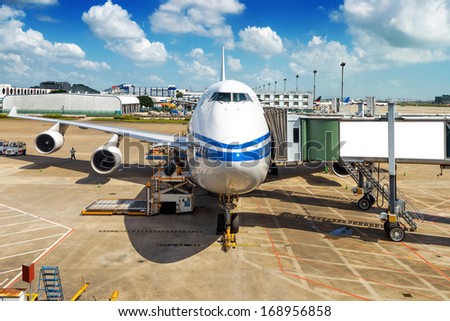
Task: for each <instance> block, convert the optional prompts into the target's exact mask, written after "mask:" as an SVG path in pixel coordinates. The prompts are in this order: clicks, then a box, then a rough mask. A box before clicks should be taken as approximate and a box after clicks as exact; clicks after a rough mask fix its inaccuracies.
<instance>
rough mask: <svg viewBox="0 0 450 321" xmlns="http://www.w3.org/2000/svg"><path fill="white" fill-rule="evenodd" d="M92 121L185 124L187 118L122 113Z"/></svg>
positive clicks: (187, 120)
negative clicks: (146, 116)
mask: <svg viewBox="0 0 450 321" xmlns="http://www.w3.org/2000/svg"><path fill="white" fill-rule="evenodd" d="M91 120H92V121H117V122H129V123H163V124H164V123H168V124H184V125H185V124H187V123H188V122H189V118H184V119H173V118H140V117H137V116H131V115H123V116H114V117H113V118H111V117H98V118H93V119H91Z"/></svg>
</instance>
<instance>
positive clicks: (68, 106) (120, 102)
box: [3, 93, 140, 116]
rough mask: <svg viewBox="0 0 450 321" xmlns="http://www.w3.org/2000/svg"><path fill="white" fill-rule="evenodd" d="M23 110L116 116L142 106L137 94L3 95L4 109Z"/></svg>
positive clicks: (27, 112) (34, 112) (43, 112)
mask: <svg viewBox="0 0 450 321" xmlns="http://www.w3.org/2000/svg"><path fill="white" fill-rule="evenodd" d="M14 106H15V107H16V108H17V112H19V113H23V114H63V115H86V116H113V115H122V114H131V113H134V112H138V111H139V110H140V103H139V99H138V98H136V97H134V96H131V95H130V96H128V95H126V96H113V95H87V94H65V93H61V94H50V95H15V96H14V95H13V96H9V95H8V96H5V97H4V98H3V111H4V112H9V111H10V110H11V109H12V108H13V107H14Z"/></svg>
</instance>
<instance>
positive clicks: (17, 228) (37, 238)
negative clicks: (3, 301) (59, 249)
mask: <svg viewBox="0 0 450 321" xmlns="http://www.w3.org/2000/svg"><path fill="white" fill-rule="evenodd" d="M0 208H7V209H6V210H5V209H2V210H0V212H7V211H9V212H11V213H17V215H11V214H10V215H9V216H8V217H3V218H5V219H6V218H9V219H10V221H8V223H9V224H4V225H3V224H0V228H8V230H7V233H4V234H0V237H2V236H4V237H5V238H2V240H3V241H6V240H7V238H6V237H8V236H9V237H13V236H16V235H17V234H22V235H25V236H23V237H22V239H25V240H24V241H19V242H11V243H5V244H2V245H0V260H1V261H2V264H1V265H2V266H4V267H5V270H4V271H0V275H4V276H5V280H4V281H3V282H2V283H1V284H0V286H2V287H6V288H7V287H11V286H12V285H13V284H14V283H15V282H17V280H19V278H20V277H21V275H22V268H21V266H20V264H19V263H17V262H20V259H19V260H16V258H19V257H21V256H27V255H28V258H27V260H28V262H29V261H30V260H33V261H32V262H31V263H37V262H39V260H41V259H42V258H43V257H44V256H45V255H47V254H48V253H49V252H50V251H52V250H53V249H54V248H55V247H56V246H57V245H58V244H59V243H61V242H62V241H63V240H64V239H65V238H66V237H67V236H68V235H69V234H70V233H72V231H73V229H72V228H69V227H67V226H64V225H62V224H59V223H56V222H52V221H50V220H47V219H44V218H42V217H39V216H36V215H33V214H30V213H27V212H24V211H21V210H18V209H15V208H12V207H9V206H7V205H3V204H0ZM23 216H29V217H30V218H31V220H29V221H26V222H14V219H15V218H18V217H23ZM3 218H1V217H0V220H1V219H3ZM0 222H1V221H0ZM3 222H5V221H3ZM36 222H40V223H46V224H47V226H41V227H36V226H34V227H33V224H36ZM28 223H29V224H31V226H27V225H26V224H28ZM27 227H28V228H27ZM51 228H53V229H57V228H59V231H58V230H57V231H54V232H53V234H50V235H46V234H45V231H44V230H49V229H51ZM61 229H62V230H61ZM5 232H6V231H5ZM26 233H28V235H27V234H26ZM52 239H56V240H55V241H54V242H52ZM50 242H52V243H50ZM25 243H28V244H30V243H31V244H32V245H34V246H35V248H34V249H33V248H31V249H30V250H29V251H26V252H19V248H18V249H17V251H16V253H15V254H12V255H5V254H6V253H3V255H1V254H2V253H1V251H2V250H3V249H4V248H11V247H12V248H13V249H14V247H15V246H20V245H22V244H25ZM36 243H40V244H36ZM35 255H37V257H36V256H35ZM33 258H34V259H33ZM16 261H17V262H16ZM6 269H7V270H6ZM17 272H18V273H17ZM13 273H17V274H16V275H14V274H13ZM5 283H6V284H5Z"/></svg>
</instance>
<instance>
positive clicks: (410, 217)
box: [339, 160, 424, 231]
mask: <svg viewBox="0 0 450 321" xmlns="http://www.w3.org/2000/svg"><path fill="white" fill-rule="evenodd" d="M339 164H340V165H341V166H342V167H344V168H345V169H346V170H347V172H348V173H349V175H350V176H351V177H352V178H353V180H354V181H355V182H356V183H357V184H359V183H360V182H359V174H358V172H359V173H361V174H362V175H363V176H364V178H365V179H366V182H367V183H369V184H367V185H368V186H369V187H370V189H373V188H374V189H376V190H377V192H378V195H381V196H382V197H383V198H384V199H385V200H386V201H387V202H388V204H389V189H388V188H389V178H388V177H387V176H386V175H385V174H383V173H382V172H381V170H380V167H379V166H378V167H377V166H376V165H374V164H371V163H349V162H345V161H342V160H341V161H340V162H339ZM374 174H377V176H376V177H375V176H374ZM397 197H398V198H399V199H402V200H403V201H404V204H405V206H404V208H401V209H400V211H399V213H398V215H399V217H401V218H402V219H404V220H405V222H406V223H407V224H408V225H409V226H410V228H411V231H415V230H416V229H417V223H416V222H415V221H416V220H420V221H423V220H424V215H423V213H421V212H420V211H419V210H418V209H417V208H416V207H415V206H414V204H413V202H412V201H411V200H409V199H408V198H407V197H406V195H405V194H404V193H402V192H401V191H400V189H399V188H397Z"/></svg>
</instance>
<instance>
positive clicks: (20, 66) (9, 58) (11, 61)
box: [0, 52, 30, 76]
mask: <svg viewBox="0 0 450 321" xmlns="http://www.w3.org/2000/svg"><path fill="white" fill-rule="evenodd" d="M0 61H1V62H2V63H1V65H2V67H1V68H0V70H2V69H3V70H4V71H5V72H7V73H11V74H15V75H19V76H21V75H25V74H26V73H27V72H28V71H29V70H30V67H29V66H27V65H26V64H25V63H23V61H22V58H21V56H20V55H17V54H12V53H10V54H4V53H1V52H0Z"/></svg>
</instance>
